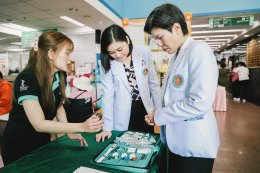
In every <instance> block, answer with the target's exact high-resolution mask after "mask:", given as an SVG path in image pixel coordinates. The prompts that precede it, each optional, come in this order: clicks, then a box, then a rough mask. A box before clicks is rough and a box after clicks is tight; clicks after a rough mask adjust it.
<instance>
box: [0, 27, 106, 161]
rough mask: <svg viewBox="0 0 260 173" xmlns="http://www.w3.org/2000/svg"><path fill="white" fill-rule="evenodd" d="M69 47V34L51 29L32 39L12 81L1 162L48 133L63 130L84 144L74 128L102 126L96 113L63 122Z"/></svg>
mask: <svg viewBox="0 0 260 173" xmlns="http://www.w3.org/2000/svg"><path fill="white" fill-rule="evenodd" d="M73 47H74V45H73V42H72V41H71V39H70V38H68V37H67V36H65V35H64V34H62V33H60V32H53V31H51V32H46V33H43V34H42V35H41V36H40V37H39V41H38V43H37V42H35V44H34V46H33V48H32V49H31V53H30V55H31V56H33V57H30V58H29V59H30V60H29V63H28V65H27V66H26V68H25V69H24V70H23V71H22V72H21V73H20V74H19V75H18V76H17V78H16V79H15V82H14V92H13V107H12V110H11V112H10V114H9V120H8V122H7V125H6V128H5V131H4V135H3V140H2V143H1V149H2V157H3V162H4V164H5V165H7V164H9V163H12V162H13V161H15V160H17V159H18V158H20V157H22V156H24V155H26V154H27V153H29V152H31V151H33V150H35V149H37V148H39V147H40V146H42V145H44V144H46V143H48V142H49V141H50V134H51V133H66V135H67V136H68V138H70V139H72V140H78V141H80V144H81V145H86V141H85V139H84V138H83V137H82V136H81V134H75V133H74V132H97V131H99V130H100V129H101V128H102V123H103V122H102V120H100V119H99V118H98V117H97V116H96V115H93V116H91V117H90V118H89V119H87V120H86V121H85V122H83V123H68V122H67V118H66V113H65V111H64V108H63V102H64V101H65V100H66V97H65V81H66V73H65V72H67V70H68V69H67V64H68V63H69V62H70V54H71V52H72V51H73ZM32 51H33V53H32ZM54 117H56V118H57V120H58V122H57V121H53V119H54Z"/></svg>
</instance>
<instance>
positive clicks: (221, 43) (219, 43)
mask: <svg viewBox="0 0 260 173" xmlns="http://www.w3.org/2000/svg"><path fill="white" fill-rule="evenodd" d="M222 43H225V42H212V43H208V42H207V44H222Z"/></svg>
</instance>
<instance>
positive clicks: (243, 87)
mask: <svg viewBox="0 0 260 173" xmlns="http://www.w3.org/2000/svg"><path fill="white" fill-rule="evenodd" d="M248 84H249V80H242V81H239V91H240V99H242V100H243V99H246V93H247V88H248Z"/></svg>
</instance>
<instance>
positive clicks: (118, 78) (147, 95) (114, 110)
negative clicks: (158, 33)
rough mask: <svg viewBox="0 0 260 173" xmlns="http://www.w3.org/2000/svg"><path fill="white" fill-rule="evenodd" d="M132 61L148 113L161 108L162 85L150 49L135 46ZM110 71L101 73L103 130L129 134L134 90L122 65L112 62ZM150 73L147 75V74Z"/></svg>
mask: <svg viewBox="0 0 260 173" xmlns="http://www.w3.org/2000/svg"><path fill="white" fill-rule="evenodd" d="M132 60H133V65H134V70H135V75H136V81H137V85H138V89H139V93H140V96H141V99H142V101H143V104H144V107H145V109H146V111H147V113H150V112H152V111H154V110H155V107H156V108H158V107H159V105H160V93H159V92H160V85H159V80H158V77H157V74H156V72H155V69H154V65H153V63H152V60H151V53H150V51H149V49H148V47H145V46H134V48H133V52H132ZM110 64H111V69H110V70H109V71H108V72H107V73H104V70H103V69H102V70H101V76H100V78H101V83H102V89H103V96H104V97H103V101H102V112H103V121H104V125H103V130H104V131H112V130H121V131H124V130H127V129H128V124H129V120H130V113H131V104H132V98H131V94H130V92H131V90H130V85H129V82H128V80H127V76H126V73H125V69H124V66H123V63H122V62H119V61H116V60H113V61H111V63H110ZM145 69H148V74H146V75H145V74H144V70H145Z"/></svg>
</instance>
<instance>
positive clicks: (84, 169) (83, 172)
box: [73, 166, 108, 173]
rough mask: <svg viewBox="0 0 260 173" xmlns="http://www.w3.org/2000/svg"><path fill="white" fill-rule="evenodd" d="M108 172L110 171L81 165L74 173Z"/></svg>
mask: <svg viewBox="0 0 260 173" xmlns="http://www.w3.org/2000/svg"><path fill="white" fill-rule="evenodd" d="M86 172H89V173H108V172H103V171H99V170H97V169H92V168H87V167H83V166H81V167H79V168H78V169H76V170H75V171H74V172H73V173H86Z"/></svg>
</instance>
